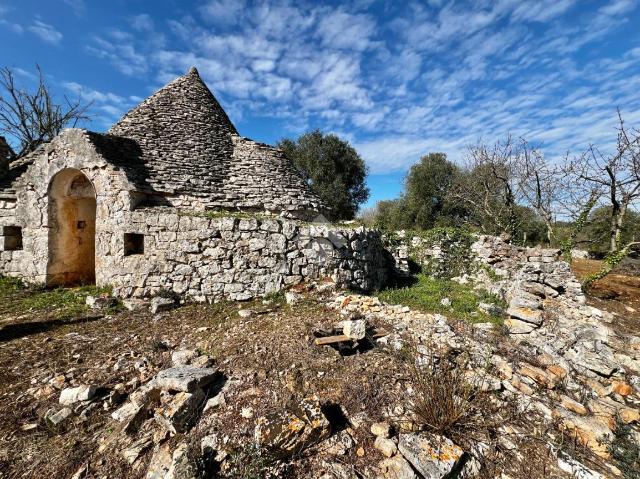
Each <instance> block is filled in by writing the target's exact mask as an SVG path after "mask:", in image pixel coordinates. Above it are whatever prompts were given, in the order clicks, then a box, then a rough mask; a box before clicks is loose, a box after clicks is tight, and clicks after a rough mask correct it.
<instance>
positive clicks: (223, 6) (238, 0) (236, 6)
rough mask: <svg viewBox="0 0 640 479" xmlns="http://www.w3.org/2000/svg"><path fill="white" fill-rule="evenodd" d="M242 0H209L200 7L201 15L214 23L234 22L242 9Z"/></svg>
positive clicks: (226, 23) (225, 23)
mask: <svg viewBox="0 0 640 479" xmlns="http://www.w3.org/2000/svg"><path fill="white" fill-rule="evenodd" d="M244 7H245V6H244V1H242V0H211V1H209V2H207V3H206V4H205V5H204V6H202V7H200V11H201V13H202V16H203V17H204V18H205V19H206V20H208V21H210V22H212V23H214V24H220V25H228V24H233V23H236V22H237V21H238V19H239V16H240V13H241V12H242V10H243V9H244Z"/></svg>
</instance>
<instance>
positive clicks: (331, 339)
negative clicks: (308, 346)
mask: <svg viewBox="0 0 640 479" xmlns="http://www.w3.org/2000/svg"><path fill="white" fill-rule="evenodd" d="M344 341H350V338H349V336H346V335H344V334H340V335H338V336H325V337H324V338H316V340H315V341H314V342H315V344H316V346H324V345H326V344H335V343H342V342H344Z"/></svg>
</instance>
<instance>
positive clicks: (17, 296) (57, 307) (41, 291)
mask: <svg viewBox="0 0 640 479" xmlns="http://www.w3.org/2000/svg"><path fill="white" fill-rule="evenodd" d="M110 292H111V291H110V288H108V287H106V288H98V287H96V286H79V287H76V288H55V289H47V288H44V287H41V286H30V285H26V284H24V283H23V282H22V281H20V280H19V279H15V278H7V277H0V314H12V315H20V314H27V313H38V314H46V315H48V316H51V317H53V318H55V319H72V318H75V317H77V316H80V315H82V314H85V313H86V312H87V311H88V310H89V307H88V306H87V305H86V299H87V296H90V295H91V296H99V295H101V294H105V293H110ZM107 313H109V311H107Z"/></svg>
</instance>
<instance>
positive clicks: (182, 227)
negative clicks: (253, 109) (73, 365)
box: [103, 209, 386, 301]
mask: <svg viewBox="0 0 640 479" xmlns="http://www.w3.org/2000/svg"><path fill="white" fill-rule="evenodd" d="M124 229H125V231H130V232H134V233H139V234H143V235H144V254H133V255H130V256H125V257H124V261H122V259H121V256H120V255H121V254H122V253H121V251H110V252H109V254H110V256H109V257H110V258H113V261H112V264H111V265H110V266H108V267H107V268H105V271H106V272H108V273H109V274H108V275H106V276H103V281H104V283H105V284H111V285H113V286H114V292H115V293H116V294H117V295H118V296H121V297H145V296H153V295H155V294H158V293H159V292H160V291H161V290H169V291H174V292H175V293H178V294H180V295H184V296H186V297H188V298H189V299H192V300H195V301H213V300H218V299H221V298H228V299H232V300H247V299H251V298H254V297H257V296H262V295H265V294H268V293H272V292H276V291H279V290H280V289H282V288H284V287H287V286H290V285H294V284H297V283H300V282H303V281H308V280H322V279H325V278H330V279H331V280H332V281H334V282H335V283H336V284H337V285H338V286H341V287H348V288H354V289H358V290H363V291H370V290H372V289H375V288H379V287H381V286H382V285H383V284H384V281H385V277H386V255H385V250H384V248H383V246H382V241H381V238H380V234H379V233H378V232H377V231H375V230H369V229H365V228H347V227H339V226H328V225H314V224H305V223H300V222H296V221H291V220H286V219H282V218H267V217H265V218H256V217H247V218H236V217H214V218H209V217H206V216H192V215H187V214H177V213H176V212H175V211H172V210H167V211H159V210H158V209H150V210H139V211H134V212H131V213H130V214H129V215H128V219H127V221H126V224H125V227H124ZM107 242H108V243H109V244H117V243H118V242H117V241H108V239H107ZM103 273H104V272H103Z"/></svg>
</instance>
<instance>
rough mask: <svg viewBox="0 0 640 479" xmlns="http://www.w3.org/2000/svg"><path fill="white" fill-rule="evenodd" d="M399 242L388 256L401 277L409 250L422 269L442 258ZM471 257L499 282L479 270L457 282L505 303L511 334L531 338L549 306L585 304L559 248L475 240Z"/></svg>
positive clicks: (409, 241) (426, 247)
mask: <svg viewBox="0 0 640 479" xmlns="http://www.w3.org/2000/svg"><path fill="white" fill-rule="evenodd" d="M397 237H398V238H400V244H399V245H396V246H394V247H392V248H390V253H391V255H392V256H393V260H394V263H395V268H396V271H397V272H399V273H400V274H407V273H408V272H409V259H410V258H409V251H412V253H414V256H415V257H416V258H415V259H417V260H418V262H419V263H420V264H421V265H426V264H427V263H428V262H429V261H434V260H435V261H438V259H439V258H440V256H441V251H440V248H439V247H438V246H437V245H430V244H428V241H427V240H425V239H423V238H421V237H419V236H406V235H404V234H403V233H400V234H399V235H397ZM470 255H471V259H472V261H475V262H476V265H484V266H485V267H488V268H490V269H491V271H493V273H495V274H496V275H497V276H498V277H499V278H502V280H500V281H495V280H492V279H491V278H488V277H487V274H486V270H485V271H483V269H482V268H475V269H476V270H477V271H475V272H473V273H471V274H469V275H464V276H463V277H461V278H455V279H457V280H458V281H461V282H464V281H467V280H472V281H474V282H477V283H479V284H482V285H483V286H484V287H486V289H487V290H488V291H490V292H492V293H494V294H497V295H498V296H500V297H502V298H503V299H504V300H505V301H506V303H507V309H506V314H507V316H508V319H507V321H506V323H505V324H506V325H507V327H508V328H509V330H510V332H511V333H514V334H517V333H530V332H532V331H534V330H535V329H537V328H539V327H540V326H541V325H542V323H543V321H544V311H545V309H546V308H547V305H548V303H549V301H552V300H555V299H562V301H563V302H564V303H566V304H574V305H576V307H579V306H581V305H584V304H585V302H586V297H585V295H584V293H583V292H582V286H581V284H580V282H579V281H578V279H577V278H576V277H575V275H574V274H573V272H572V271H571V268H570V266H569V264H568V263H567V262H566V261H563V260H562V258H561V256H560V250H558V249H545V248H540V247H536V248H525V247H520V246H515V245H512V244H510V243H508V242H507V241H505V240H504V239H503V238H500V237H495V236H489V235H477V236H476V240H475V241H474V243H473V244H472V245H471V251H470ZM412 259H413V258H412ZM466 276H469V277H468V278H467V277H466Z"/></svg>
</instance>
